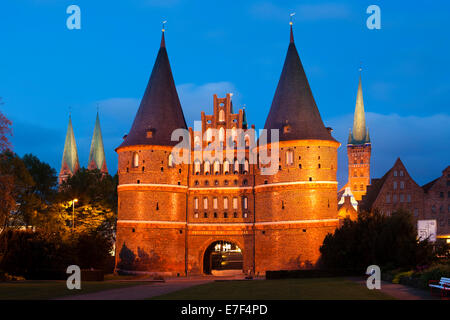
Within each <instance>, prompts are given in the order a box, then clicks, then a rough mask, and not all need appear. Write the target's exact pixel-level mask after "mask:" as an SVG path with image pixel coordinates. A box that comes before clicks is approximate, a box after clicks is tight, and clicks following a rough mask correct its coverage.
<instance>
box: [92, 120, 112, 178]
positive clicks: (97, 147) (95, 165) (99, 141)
mask: <svg viewBox="0 0 450 320" xmlns="http://www.w3.org/2000/svg"><path fill="white" fill-rule="evenodd" d="M88 168H89V169H90V170H92V169H99V170H100V171H102V172H105V173H106V172H108V169H107V167H106V158H105V149H104V147H103V137H102V130H101V128H100V118H99V116H98V112H97V118H96V120H95V127H94V134H93V135H92V141H91V150H90V151H89V162H88Z"/></svg>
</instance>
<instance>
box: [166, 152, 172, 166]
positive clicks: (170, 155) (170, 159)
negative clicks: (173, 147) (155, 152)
mask: <svg viewBox="0 0 450 320" xmlns="http://www.w3.org/2000/svg"><path fill="white" fill-rule="evenodd" d="M167 164H168V166H169V167H170V168H172V167H173V156H172V154H169V160H168V161H167Z"/></svg>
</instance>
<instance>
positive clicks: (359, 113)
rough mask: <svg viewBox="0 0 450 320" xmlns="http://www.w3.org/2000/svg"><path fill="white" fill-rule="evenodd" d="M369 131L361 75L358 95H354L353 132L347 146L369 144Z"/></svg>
mask: <svg viewBox="0 0 450 320" xmlns="http://www.w3.org/2000/svg"><path fill="white" fill-rule="evenodd" d="M369 142H370V138H369V131H368V129H367V128H366V115H365V112H364V100H363V91H362V83H361V74H360V75H359V83H358V93H357V94H356V105H355V114H354V118H353V130H352V136H351V141H349V144H365V143H369Z"/></svg>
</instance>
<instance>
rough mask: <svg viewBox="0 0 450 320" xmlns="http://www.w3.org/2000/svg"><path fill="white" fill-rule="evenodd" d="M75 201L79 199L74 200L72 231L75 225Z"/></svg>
mask: <svg viewBox="0 0 450 320" xmlns="http://www.w3.org/2000/svg"><path fill="white" fill-rule="evenodd" d="M75 202H78V199H73V200H72V233H73V231H74V227H75Z"/></svg>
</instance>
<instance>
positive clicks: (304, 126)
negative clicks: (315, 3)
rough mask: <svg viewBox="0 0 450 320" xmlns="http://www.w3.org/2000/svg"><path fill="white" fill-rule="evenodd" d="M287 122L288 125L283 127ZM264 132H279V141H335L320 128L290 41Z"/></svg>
mask: <svg viewBox="0 0 450 320" xmlns="http://www.w3.org/2000/svg"><path fill="white" fill-rule="evenodd" d="M291 28H292V25H291ZM291 40H293V37H291ZM287 120H289V125H288V124H286V121H287ZM264 128H265V129H278V130H279V133H280V134H279V138H280V141H289V140H302V139H317V140H331V141H336V140H335V139H334V138H333V137H332V136H331V134H330V131H329V130H327V128H325V126H324V124H323V121H322V118H321V116H320V113H319V110H318V108H317V105H316V102H315V100H314V97H313V94H312V92H311V88H310V87H309V83H308V79H307V77H306V74H305V71H304V69H303V65H302V63H301V61H300V57H299V55H298V52H297V49H296V47H295V43H294V42H293V41H291V42H290V43H289V47H288V51H287V54H286V59H285V61H284V66H283V71H282V72H281V76H280V80H279V82H278V86H277V89H276V91H275V95H274V97H273V101H272V106H271V107H270V111H269V115H268V116H267V120H266V124H265V126H264Z"/></svg>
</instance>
